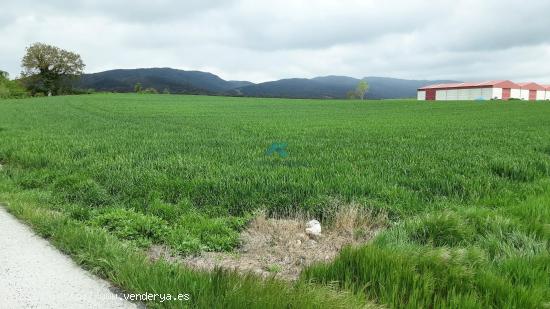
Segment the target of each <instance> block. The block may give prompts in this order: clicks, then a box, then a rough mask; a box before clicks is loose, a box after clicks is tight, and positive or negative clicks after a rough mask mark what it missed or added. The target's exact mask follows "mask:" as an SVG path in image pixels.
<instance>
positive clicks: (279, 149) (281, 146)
mask: <svg viewBox="0 0 550 309" xmlns="http://www.w3.org/2000/svg"><path fill="white" fill-rule="evenodd" d="M287 146H288V144H286V143H273V144H271V146H269V148H267V151H266V155H268V156H271V155H273V154H274V153H277V154H279V156H280V157H281V158H286V157H288V152H286V147H287Z"/></svg>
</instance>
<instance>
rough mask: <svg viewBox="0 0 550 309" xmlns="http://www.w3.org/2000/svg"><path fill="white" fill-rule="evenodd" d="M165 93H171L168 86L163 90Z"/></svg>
mask: <svg viewBox="0 0 550 309" xmlns="http://www.w3.org/2000/svg"><path fill="white" fill-rule="evenodd" d="M162 93H163V94H170V90H168V88H164V90H163V91H162Z"/></svg>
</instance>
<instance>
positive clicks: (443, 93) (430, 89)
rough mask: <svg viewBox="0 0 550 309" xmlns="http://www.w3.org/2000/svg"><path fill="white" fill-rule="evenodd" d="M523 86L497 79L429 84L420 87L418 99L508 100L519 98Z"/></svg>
mask: <svg viewBox="0 0 550 309" xmlns="http://www.w3.org/2000/svg"><path fill="white" fill-rule="evenodd" d="M520 96H521V87H520V86H519V85H518V84H516V83H514V82H511V81H509V80H495V81H487V82H480V83H454V84H438V85H429V86H425V87H422V88H419V89H418V100H422V101H423V100H428V101H434V100H437V101H458V100H491V99H500V100H508V99H510V98H517V99H519V98H520Z"/></svg>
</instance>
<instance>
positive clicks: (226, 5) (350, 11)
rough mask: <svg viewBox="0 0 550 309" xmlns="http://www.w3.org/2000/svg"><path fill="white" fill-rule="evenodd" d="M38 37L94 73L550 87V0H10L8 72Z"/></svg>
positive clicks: (5, 44)
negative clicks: (178, 72) (157, 70)
mask: <svg viewBox="0 0 550 309" xmlns="http://www.w3.org/2000/svg"><path fill="white" fill-rule="evenodd" d="M35 42H43V43H48V44H52V45H56V46H58V47H61V48H63V49H67V50H70V51H74V52H77V53H79V54H80V55H81V56H82V59H83V60H84V63H85V64H86V69H85V72H87V73H93V72H100V71H104V70H109V69H117V68H146V67H171V68H176V69H183V70H200V71H208V72H212V73H214V74H217V75H219V76H220V77H222V78H224V79H227V80H249V81H253V82H262V81H268V80H275V79H281V78H292V77H306V78H310V77H315V76H325V75H347V76H352V77H357V78H362V77H365V76H384V77H396V78H406V79H452V80H461V81H481V80H494V79H511V80H514V81H516V82H521V81H535V82H539V83H544V84H550V0H529V1H527V0H523V1H513V0H452V1H450V0H385V1H382V0H315V1H314V0H269V1H267V0H265V1H264V0H223V1H222V0H156V1H151V0H132V1H127V0H80V1H78V0H48V1H44V0H17V1H15V0H0V70H4V71H7V72H9V73H10V75H11V76H12V77H15V76H17V75H18V74H19V72H20V71H21V67H20V63H21V58H22V57H23V55H24V53H25V48H26V47H28V46H29V45H31V44H32V43H35Z"/></svg>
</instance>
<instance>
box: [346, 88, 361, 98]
mask: <svg viewBox="0 0 550 309" xmlns="http://www.w3.org/2000/svg"><path fill="white" fill-rule="evenodd" d="M346 98H348V99H349V100H357V99H359V96H358V95H357V91H355V90H351V91H348V92H347V93H346Z"/></svg>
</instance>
